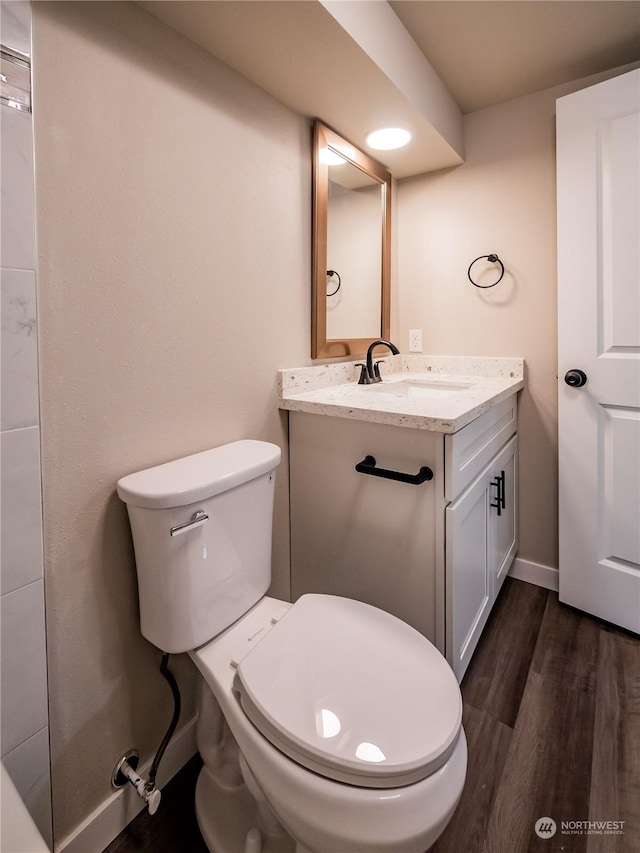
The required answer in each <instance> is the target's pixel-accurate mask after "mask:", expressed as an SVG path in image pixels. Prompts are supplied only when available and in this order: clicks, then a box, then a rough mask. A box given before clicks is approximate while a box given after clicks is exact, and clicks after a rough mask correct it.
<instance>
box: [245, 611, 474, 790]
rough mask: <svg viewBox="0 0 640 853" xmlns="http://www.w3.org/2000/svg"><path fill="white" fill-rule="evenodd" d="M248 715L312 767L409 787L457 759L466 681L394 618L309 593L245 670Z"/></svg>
mask: <svg viewBox="0 0 640 853" xmlns="http://www.w3.org/2000/svg"><path fill="white" fill-rule="evenodd" d="M235 686H236V689H238V691H239V692H240V696H241V702H242V707H243V709H244V712H245V713H246V715H247V716H248V717H249V719H250V720H251V721H252V722H253V724H254V725H255V726H256V727H257V728H258V729H259V730H260V731H261V732H262V734H263V735H264V736H265V737H266V738H267V739H268V740H269V741H271V743H272V744H273V745H274V746H276V747H277V748H278V749H280V750H281V751H282V752H284V753H285V754H286V755H288V756H289V757H290V758H292V759H293V760H294V761H296V762H297V763H299V764H301V765H303V766H305V767H308V768H309V769H310V770H313V771H315V772H316V773H320V774H321V775H323V776H327V777H329V778H331V779H336V780H338V781H340V782H347V783H350V784H353V785H359V786H361V787H374V788H375V787H377V788H389V787H397V786H402V785H409V784H411V783H413V782H417V781H419V780H420V779H423V778H425V777H426V776H428V775H430V774H431V773H433V772H435V770H437V769H438V767H440V766H441V765H442V764H444V762H445V761H447V759H448V758H449V756H450V755H451V753H452V752H453V749H454V747H455V744H456V742H457V739H458V735H459V733H460V728H461V722H462V699H461V696H460V690H459V688H458V683H457V681H456V679H455V676H454V674H453V672H452V671H451V669H450V667H449V665H448V664H447V662H446V661H445V659H444V658H443V657H442V655H441V654H440V653H439V652H438V650H437V649H436V648H435V647H434V646H433V645H432V644H431V643H430V642H429V641H428V640H427V639H426V638H425V637H423V636H422V634H419V633H418V632H417V631H415V630H414V629H413V628H411V627H410V626H409V625H407V624H405V623H404V622H401V621H400V620H399V619H396V618H395V617H394V616H391V615H390V614H388V613H385V612H384V611H382V610H379V609H378V608H376V607H371V606H370V605H368V604H363V603H362V602H359V601H353V600H351V599H347V598H339V597H336V596H330V595H304V596H303V597H302V598H300V599H299V600H298V601H297V602H296V603H295V604H294V605H293V606H292V607H291V608H290V609H289V610H288V611H287V612H286V614H285V615H284V616H283V617H282V618H281V619H280V621H279V622H278V623H277V624H276V625H275V626H274V627H273V628H272V630H271V631H269V632H268V633H267V634H266V635H265V636H264V638H263V639H262V640H260V642H259V643H257V644H256V646H255V647H254V648H253V649H252V650H251V651H250V652H249V654H248V655H246V657H244V658H243V660H242V661H241V662H240V664H239V665H238V670H237V674H236V679H235Z"/></svg>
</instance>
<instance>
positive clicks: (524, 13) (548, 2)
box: [390, 0, 640, 113]
mask: <svg viewBox="0 0 640 853" xmlns="http://www.w3.org/2000/svg"><path fill="white" fill-rule="evenodd" d="M390 5H391V7H392V9H393V11H394V12H395V13H396V14H397V15H398V17H399V18H400V19H401V21H402V22H403V23H404V25H405V27H407V29H408V30H409V32H410V33H411V35H412V36H413V38H414V39H415V41H416V42H417V44H418V45H419V47H420V49H421V50H422V51H423V53H424V54H425V55H426V56H428V57H429V61H430V62H432V63H433V66H434V68H435V69H436V71H437V72H438V74H439V75H440V76H441V77H442V79H443V80H444V81H445V82H446V84H447V87H448V88H449V91H450V92H451V94H452V95H453V96H454V97H455V99H456V101H457V102H458V103H459V104H460V106H461V107H462V109H463V111H464V112H465V113H468V112H472V111H473V110H479V109H482V108H483V107H487V106H490V105H492V104H497V103H501V102H503V101H508V100H511V99H512V98H517V97H521V96H523V95H527V94H530V93H532V92H538V91H540V90H541V89H547V88H550V87H551V86H558V85H560V84H561V83H567V82H569V81H571V80H579V79H580V78H583V77H588V76H590V75H592V74H599V73H600V72H601V71H608V70H609V69H611V68H618V67H620V66H623V65H626V64H627V63H631V62H636V61H637V60H639V59H640V3H639V2H636V0H586V2H585V1H584V0H521V2H510V0H506V2H505V0H457V2H451V0H429V2H415V0H391V2H390Z"/></svg>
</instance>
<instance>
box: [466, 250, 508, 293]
mask: <svg viewBox="0 0 640 853" xmlns="http://www.w3.org/2000/svg"><path fill="white" fill-rule="evenodd" d="M483 258H486V259H487V260H488V261H491V263H492V264H500V278H499V279H498V280H497V281H494V282H493V284H478V282H477V281H474V280H473V279H472V278H471V267H472V266H473V265H474V264H475V263H476V261H481V260H482V259H483ZM503 275H504V264H503V263H502V261H501V260H500V258H499V257H498V256H497V255H493V254H492V255H480V257H479V258H476V259H475V261H471V263H470V264H469V269H468V270H467V278H468V279H469V281H470V282H471V284H472V285H473V286H474V287H479V288H480V289H481V290H486V289H487V288H489V287H495V286H496V284H499V283H500V282H501V281H502V276H503Z"/></svg>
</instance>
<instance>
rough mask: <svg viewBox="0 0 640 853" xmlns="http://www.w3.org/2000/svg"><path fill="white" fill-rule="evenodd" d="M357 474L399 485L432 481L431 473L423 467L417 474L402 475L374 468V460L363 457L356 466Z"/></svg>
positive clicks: (400, 472) (416, 484)
mask: <svg viewBox="0 0 640 853" xmlns="http://www.w3.org/2000/svg"><path fill="white" fill-rule="evenodd" d="M356 471H357V472H358V474H370V475H371V476H372V477H384V479H385V480H397V481H398V482H399V483H410V484H411V485H412V486H419V485H420V484H421V483H425V482H426V481H427V480H433V471H432V470H431V468H427V466H426V465H423V466H422V468H421V469H420V470H419V471H418V473H417V474H404V473H403V472H402V471H388V470H387V469H386V468H376V460H375V458H374V457H373V456H365V457H364V459H363V460H362V462H358V464H357V465H356Z"/></svg>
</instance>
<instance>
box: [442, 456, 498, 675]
mask: <svg viewBox="0 0 640 853" xmlns="http://www.w3.org/2000/svg"><path fill="white" fill-rule="evenodd" d="M489 474H490V470H489V469H485V471H483V473H482V474H481V475H480V476H479V477H478V479H477V480H476V481H475V482H474V483H473V484H472V485H471V486H469V488H468V489H467V490H466V492H464V493H463V494H462V495H461V496H460V497H459V498H458V500H456V501H454V503H452V504H450V505H449V506H448V507H447V508H446V510H445V529H446V534H445V535H446V581H445V588H446V602H447V611H446V636H447V641H446V649H447V660H448V661H449V664H450V665H451V666H452V668H453V671H454V672H455V674H456V678H457V679H458V681H461V680H462V676H463V675H464V672H465V670H466V668H467V666H468V664H469V661H470V660H471V655H472V654H473V651H474V649H475V647H476V645H477V643H478V640H479V639H480V634H481V633H482V629H483V628H484V626H485V623H486V621H487V618H488V616H489V611H490V610H491V604H492V601H493V599H492V594H493V593H492V577H491V575H492V570H493V567H492V566H490V564H489V540H488V535H489V531H488V524H487V519H488V517H489V512H490V509H491V508H490V504H491V498H492V492H493V493H495V490H494V489H492V488H491V477H490V476H489Z"/></svg>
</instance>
